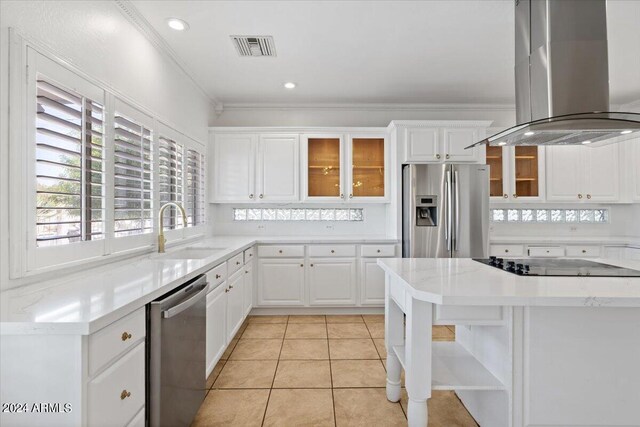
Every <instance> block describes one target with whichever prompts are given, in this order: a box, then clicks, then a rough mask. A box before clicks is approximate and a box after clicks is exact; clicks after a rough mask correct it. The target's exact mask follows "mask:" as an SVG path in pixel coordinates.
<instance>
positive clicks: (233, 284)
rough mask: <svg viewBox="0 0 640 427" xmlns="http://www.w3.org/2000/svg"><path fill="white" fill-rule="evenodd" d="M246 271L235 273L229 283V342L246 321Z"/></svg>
mask: <svg viewBox="0 0 640 427" xmlns="http://www.w3.org/2000/svg"><path fill="white" fill-rule="evenodd" d="M243 285H244V270H242V269H241V270H239V271H237V272H235V273H234V274H233V275H232V276H231V277H229V280H228V281H227V342H229V341H230V340H231V339H232V338H233V337H234V335H235V334H236V332H238V329H240V326H241V325H242V321H243V320H244V286H243Z"/></svg>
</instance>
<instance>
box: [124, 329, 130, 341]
mask: <svg viewBox="0 0 640 427" xmlns="http://www.w3.org/2000/svg"><path fill="white" fill-rule="evenodd" d="M128 339H131V334H130V333H129V332H126V331H125V332H123V333H122V341H126V340H128Z"/></svg>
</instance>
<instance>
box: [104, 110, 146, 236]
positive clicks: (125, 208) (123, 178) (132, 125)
mask: <svg viewBox="0 0 640 427" xmlns="http://www.w3.org/2000/svg"><path fill="white" fill-rule="evenodd" d="M151 141H152V135H151V130H150V129H147V128H146V127H145V126H144V125H142V124H140V123H137V121H136V120H134V119H132V118H130V117H127V116H125V115H124V114H121V113H119V112H117V111H116V112H115V115H114V148H113V152H114V154H113V158H114V233H115V236H116V237H122V236H131V235H135V234H143V233H150V232H152V231H153V200H152V199H153V197H152V196H153V183H152V171H153V166H152V159H153V155H152V142H151Z"/></svg>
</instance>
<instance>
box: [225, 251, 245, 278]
mask: <svg viewBox="0 0 640 427" xmlns="http://www.w3.org/2000/svg"><path fill="white" fill-rule="evenodd" d="M243 265H244V254H243V253H242V252H240V253H239V254H237V255H234V256H232V257H231V258H229V260H228V261H227V275H229V276H231V275H232V274H233V273H235V272H236V271H238V270H240V268H242V266H243Z"/></svg>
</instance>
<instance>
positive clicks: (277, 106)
mask: <svg viewBox="0 0 640 427" xmlns="http://www.w3.org/2000/svg"><path fill="white" fill-rule="evenodd" d="M289 109H296V110H334V111H335V110H345V111H346V110H358V111H433V112H437V111H483V110H486V111H515V105H514V104H401V103H375V104H368V103H354V104H338V103H332V104H322V103H321V104H308V103H304V104H303V103H298V104H295V103H240V102H238V103H233V102H232V103H225V104H224V110H289Z"/></svg>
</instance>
